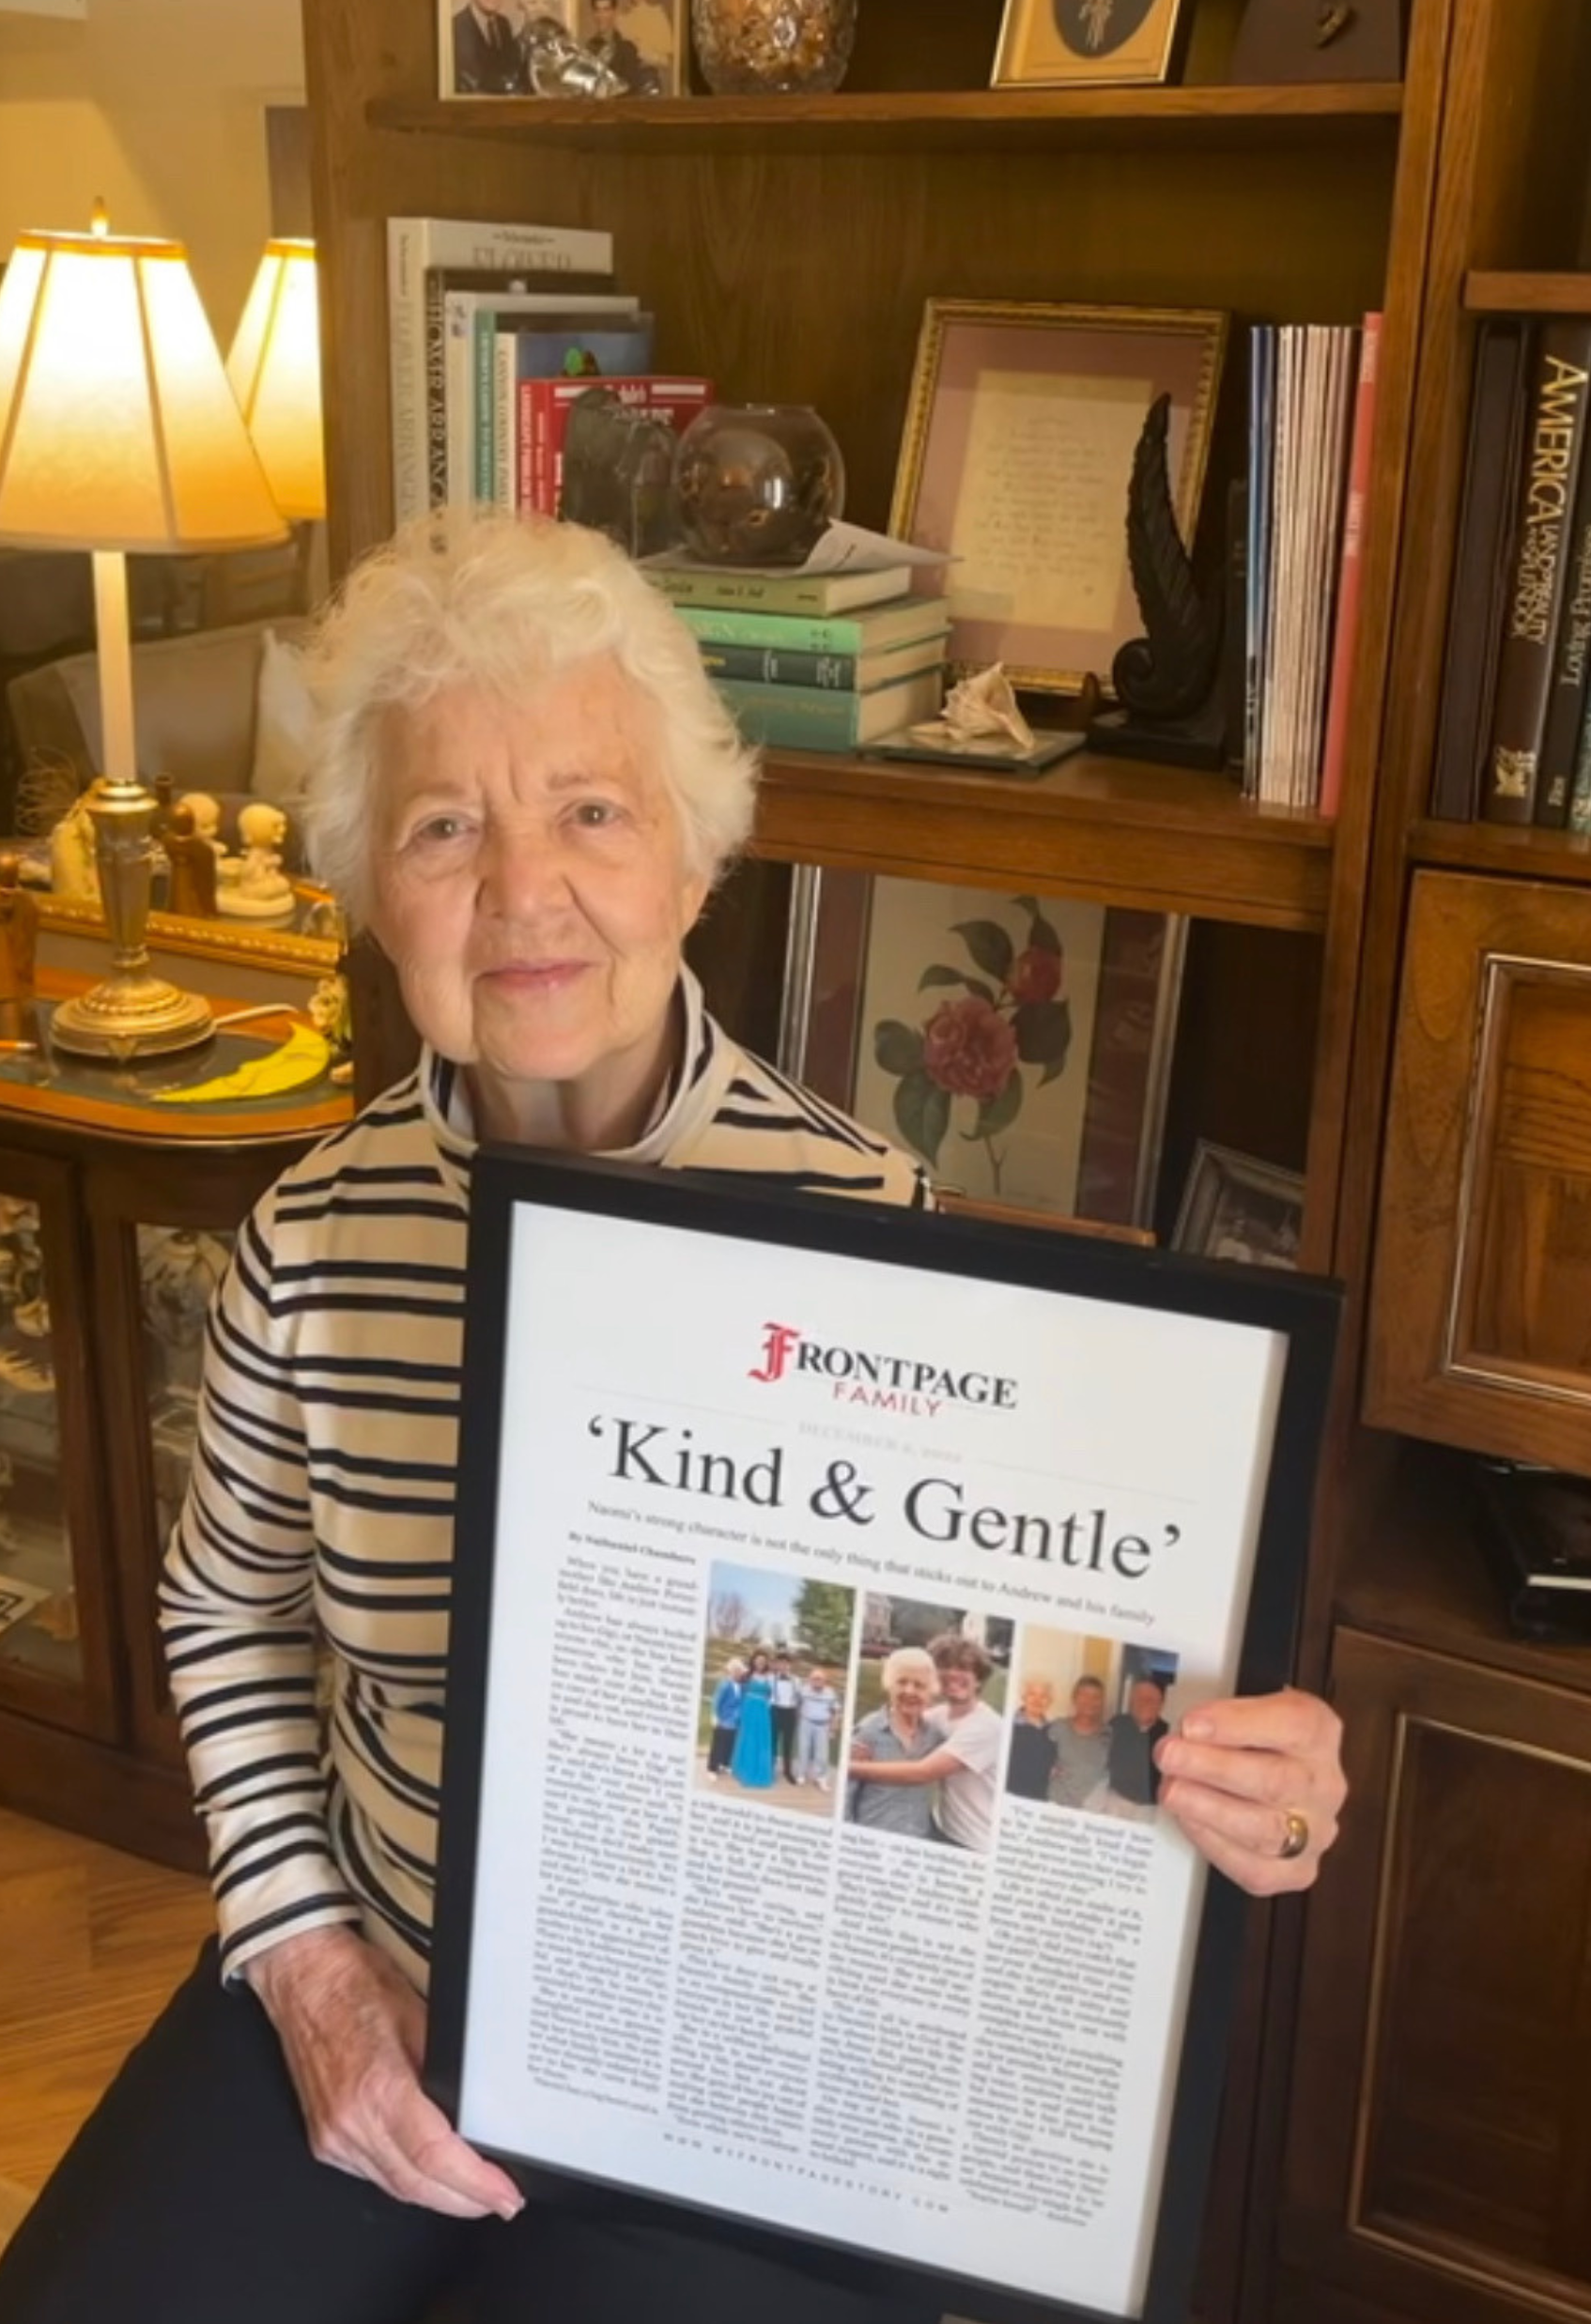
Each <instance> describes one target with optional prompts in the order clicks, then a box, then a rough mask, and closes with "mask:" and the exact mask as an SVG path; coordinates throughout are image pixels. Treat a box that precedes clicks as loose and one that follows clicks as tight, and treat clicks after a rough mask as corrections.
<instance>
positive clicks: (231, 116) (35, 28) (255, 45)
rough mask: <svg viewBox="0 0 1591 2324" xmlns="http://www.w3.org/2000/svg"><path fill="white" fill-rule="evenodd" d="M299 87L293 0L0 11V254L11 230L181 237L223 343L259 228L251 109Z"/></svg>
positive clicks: (266, 213)
mask: <svg viewBox="0 0 1591 2324" xmlns="http://www.w3.org/2000/svg"><path fill="white" fill-rule="evenodd" d="M302 93H303V34H302V28H301V19H300V6H299V0H89V13H88V16H87V17H86V19H85V20H83V21H81V22H72V21H70V20H68V19H62V18H55V17H48V16H33V15H26V16H19V15H14V14H8V13H5V12H3V7H0V258H3V257H4V255H5V254H6V253H7V252H8V251H9V249H10V247H11V244H12V242H13V240H14V239H15V238H16V236H17V234H18V233H19V232H21V230H22V229H23V227H26V226H46V227H78V226H86V225H87V223H88V214H89V209H90V206H91V205H92V203H93V200H94V197H95V195H96V194H103V196H104V198H105V201H106V203H107V204H108V205H109V208H110V214H111V227H112V231H113V232H120V233H125V234H159V235H169V236H171V237H173V238H174V239H176V240H178V241H181V242H186V243H187V245H188V249H189V254H190V255H191V257H192V259H193V274H194V279H195V280H196V282H197V283H198V285H199V293H200V296H201V297H202V298H203V300H204V301H205V306H206V309H207V311H208V313H209V318H210V322H211V325H212V326H213V328H214V331H215V333H216V336H217V338H218V339H219V340H220V341H221V343H222V346H223V347H224V346H226V344H227V342H228V341H229V339H230V338H231V335H232V331H233V328H234V326H235V324H236V322H237V320H238V316H239V313H240V312H241V309H242V304H243V299H244V296H245V294H246V293H247V290H248V286H249V283H250V280H251V278H252V276H253V273H254V268H255V260H256V259H257V257H258V255H259V250H260V245H261V244H262V243H263V242H264V240H265V239H266V236H267V234H268V233H269V231H270V205H269V192H268V181H267V175H266V133H265V121H264V107H265V106H266V105H267V104H268V103H292V102H294V101H296V100H301V98H302Z"/></svg>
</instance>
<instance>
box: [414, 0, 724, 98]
mask: <svg viewBox="0 0 1591 2324" xmlns="http://www.w3.org/2000/svg"><path fill="white" fill-rule="evenodd" d="M685 9H686V0H463V5H462V6H459V5H458V0H437V40H438V52H439V57H440V69H439V85H440V91H441V94H442V96H444V97H611V98H621V97H677V96H678V95H679V92H680V89H681V87H682V86H683V85H684V59H685V39H686V35H685V29H684V15H685Z"/></svg>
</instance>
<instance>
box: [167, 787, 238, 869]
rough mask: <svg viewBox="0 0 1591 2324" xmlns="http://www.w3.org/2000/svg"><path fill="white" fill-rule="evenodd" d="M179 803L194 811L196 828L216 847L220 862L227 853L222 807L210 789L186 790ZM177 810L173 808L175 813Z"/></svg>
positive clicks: (181, 806) (201, 836)
mask: <svg viewBox="0 0 1591 2324" xmlns="http://www.w3.org/2000/svg"><path fill="white" fill-rule="evenodd" d="M177 805H178V807H179V808H183V807H185V808H188V809H189V811H190V812H191V813H192V815H193V828H194V830H195V831H196V832H197V833H198V835H199V837H200V839H204V840H206V841H207V842H208V843H209V846H210V847H212V848H213V849H214V851H215V855H216V860H217V862H218V863H219V861H220V860H221V858H222V856H224V854H225V853H226V849H225V845H224V842H223V840H222V837H221V809H220V808H219V807H218V806H217V805H216V803H215V801H214V800H213V799H212V798H211V797H210V794H209V792H208V791H185V792H184V793H182V796H181V798H180V799H178V802H177ZM175 811H176V810H175V809H173V812H174V813H175Z"/></svg>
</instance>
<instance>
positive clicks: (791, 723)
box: [718, 665, 945, 750]
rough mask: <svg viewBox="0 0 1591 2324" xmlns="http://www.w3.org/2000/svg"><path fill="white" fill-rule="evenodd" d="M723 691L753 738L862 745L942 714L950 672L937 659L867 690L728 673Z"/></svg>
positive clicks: (785, 745)
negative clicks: (765, 681)
mask: <svg viewBox="0 0 1591 2324" xmlns="http://www.w3.org/2000/svg"><path fill="white" fill-rule="evenodd" d="M718 692H719V693H720V694H721V695H722V696H723V698H724V700H725V701H726V702H727V703H728V704H729V706H730V708H731V710H732V711H733V712H734V717H735V723H736V724H737V726H738V727H739V729H740V731H741V732H742V733H743V734H744V735H745V736H746V738H747V740H748V741H749V742H753V743H769V744H772V745H773V746H774V747H775V748H776V749H782V750H861V749H863V748H865V746H867V745H868V744H869V743H874V742H877V741H878V740H879V739H880V738H881V737H882V736H883V735H886V734H893V733H895V732H897V731H899V729H900V728H902V727H905V726H917V725H919V724H920V723H921V722H922V721H923V720H924V719H927V718H935V717H937V716H938V714H939V706H940V704H941V702H942V701H943V700H944V693H945V673H944V670H943V668H942V667H941V666H939V665H935V668H934V669H924V670H919V673H918V674H917V676H916V677H915V678H906V679H903V680H902V681H901V683H900V684H899V685H881V686H875V687H874V688H873V691H872V692H871V693H868V694H837V693H833V692H830V691H828V690H827V689H826V688H825V687H822V686H815V685H756V684H754V683H752V682H750V681H749V680H745V679H739V678H726V679H724V680H722V681H721V682H720V684H719V686H718Z"/></svg>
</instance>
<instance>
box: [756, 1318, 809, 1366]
mask: <svg viewBox="0 0 1591 2324" xmlns="http://www.w3.org/2000/svg"><path fill="white" fill-rule="evenodd" d="M763 1330H764V1333H765V1337H764V1340H763V1364H762V1369H761V1371H756V1372H752V1373H750V1374H749V1376H748V1377H750V1378H751V1379H754V1380H778V1379H782V1378H783V1377H784V1368H785V1365H786V1364H787V1363H788V1362H789V1361H790V1359H791V1357H792V1355H793V1354H794V1353H795V1349H796V1348H797V1347H799V1346H800V1345H801V1334H800V1333H799V1331H792V1330H791V1329H790V1326H789V1325H788V1324H787V1323H769V1324H765V1325H764V1326H763Z"/></svg>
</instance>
